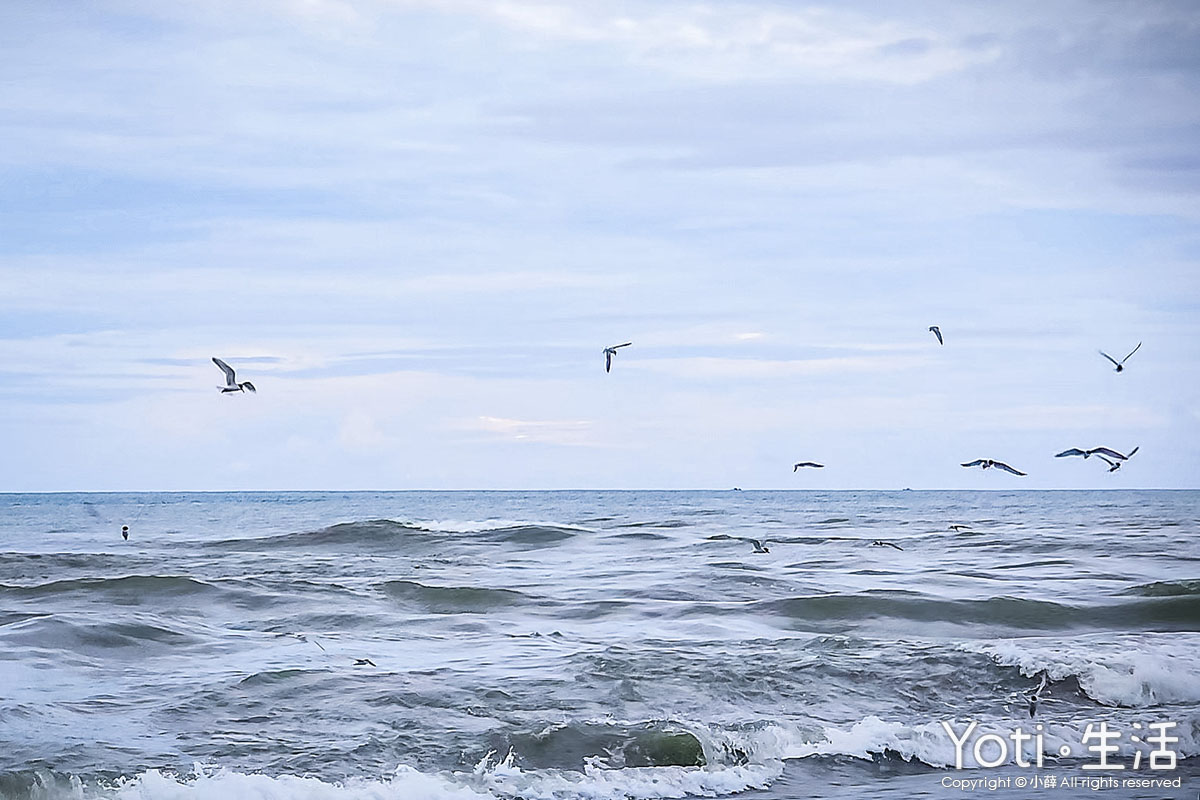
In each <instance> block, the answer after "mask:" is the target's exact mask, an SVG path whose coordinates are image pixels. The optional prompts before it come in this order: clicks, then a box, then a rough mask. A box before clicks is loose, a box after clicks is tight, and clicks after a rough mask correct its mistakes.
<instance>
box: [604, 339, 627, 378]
mask: <svg viewBox="0 0 1200 800" xmlns="http://www.w3.org/2000/svg"><path fill="white" fill-rule="evenodd" d="M631 344H633V342H625V343H624V344H614V345H613V346H612V347H606V348H604V371H605V372H612V359H613V356H615V355H616V354H617V348H618V347H629V345H631Z"/></svg>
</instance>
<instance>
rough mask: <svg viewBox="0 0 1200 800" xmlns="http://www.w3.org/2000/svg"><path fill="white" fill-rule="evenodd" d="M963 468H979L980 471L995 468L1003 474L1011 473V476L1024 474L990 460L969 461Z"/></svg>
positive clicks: (1002, 463) (999, 462) (1001, 462)
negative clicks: (1003, 472) (1002, 471)
mask: <svg viewBox="0 0 1200 800" xmlns="http://www.w3.org/2000/svg"><path fill="white" fill-rule="evenodd" d="M963 466H964V467H979V468H980V469H990V468H991V467H996V468H997V469H1002V470H1004V471H1005V472H1011V473H1012V474H1013V475H1024V474H1025V473H1024V472H1021V471H1020V470H1015V469H1013V468H1012V467H1010V466H1009V465H1008V464H1005V463H1004V462H1003V461H993V460H992V459H990V458H977V459H975V460H974V461H970V462H967V463H966V464H963Z"/></svg>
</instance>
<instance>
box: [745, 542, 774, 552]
mask: <svg viewBox="0 0 1200 800" xmlns="http://www.w3.org/2000/svg"><path fill="white" fill-rule="evenodd" d="M746 541H747V542H749V543H750V544H752V545H754V552H756V553H769V552H771V548H769V547H767V546H766V545H765V544H763V543H762V542H760V541H759V540H758V539H747V540H746Z"/></svg>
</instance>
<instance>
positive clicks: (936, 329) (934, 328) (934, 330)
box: [929, 325, 945, 344]
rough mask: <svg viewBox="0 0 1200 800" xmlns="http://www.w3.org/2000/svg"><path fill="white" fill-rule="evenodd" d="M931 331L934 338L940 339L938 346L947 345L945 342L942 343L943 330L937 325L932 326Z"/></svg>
mask: <svg viewBox="0 0 1200 800" xmlns="http://www.w3.org/2000/svg"><path fill="white" fill-rule="evenodd" d="M929 330H930V332H931V333H932V334H933V335H934V336H936V337H937V339H938V344H945V342H943V341H942V330H941V328H939V327H938V326H937V325H930V326H929Z"/></svg>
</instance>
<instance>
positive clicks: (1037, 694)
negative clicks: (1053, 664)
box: [1025, 670, 1046, 718]
mask: <svg viewBox="0 0 1200 800" xmlns="http://www.w3.org/2000/svg"><path fill="white" fill-rule="evenodd" d="M1045 688H1046V672H1045V670H1043V671H1042V682H1041V683H1040V684H1038V687H1037V688H1036V689H1034V690H1033V691H1032V692H1029V693H1028V694H1027V695H1026V696H1025V699H1026V700H1028V701H1029V716H1030V717H1031V718H1032V717H1033V715H1034V714H1035V713H1037V704H1038V703H1040V702H1041V700H1042V691H1043V690H1044V689H1045Z"/></svg>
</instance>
